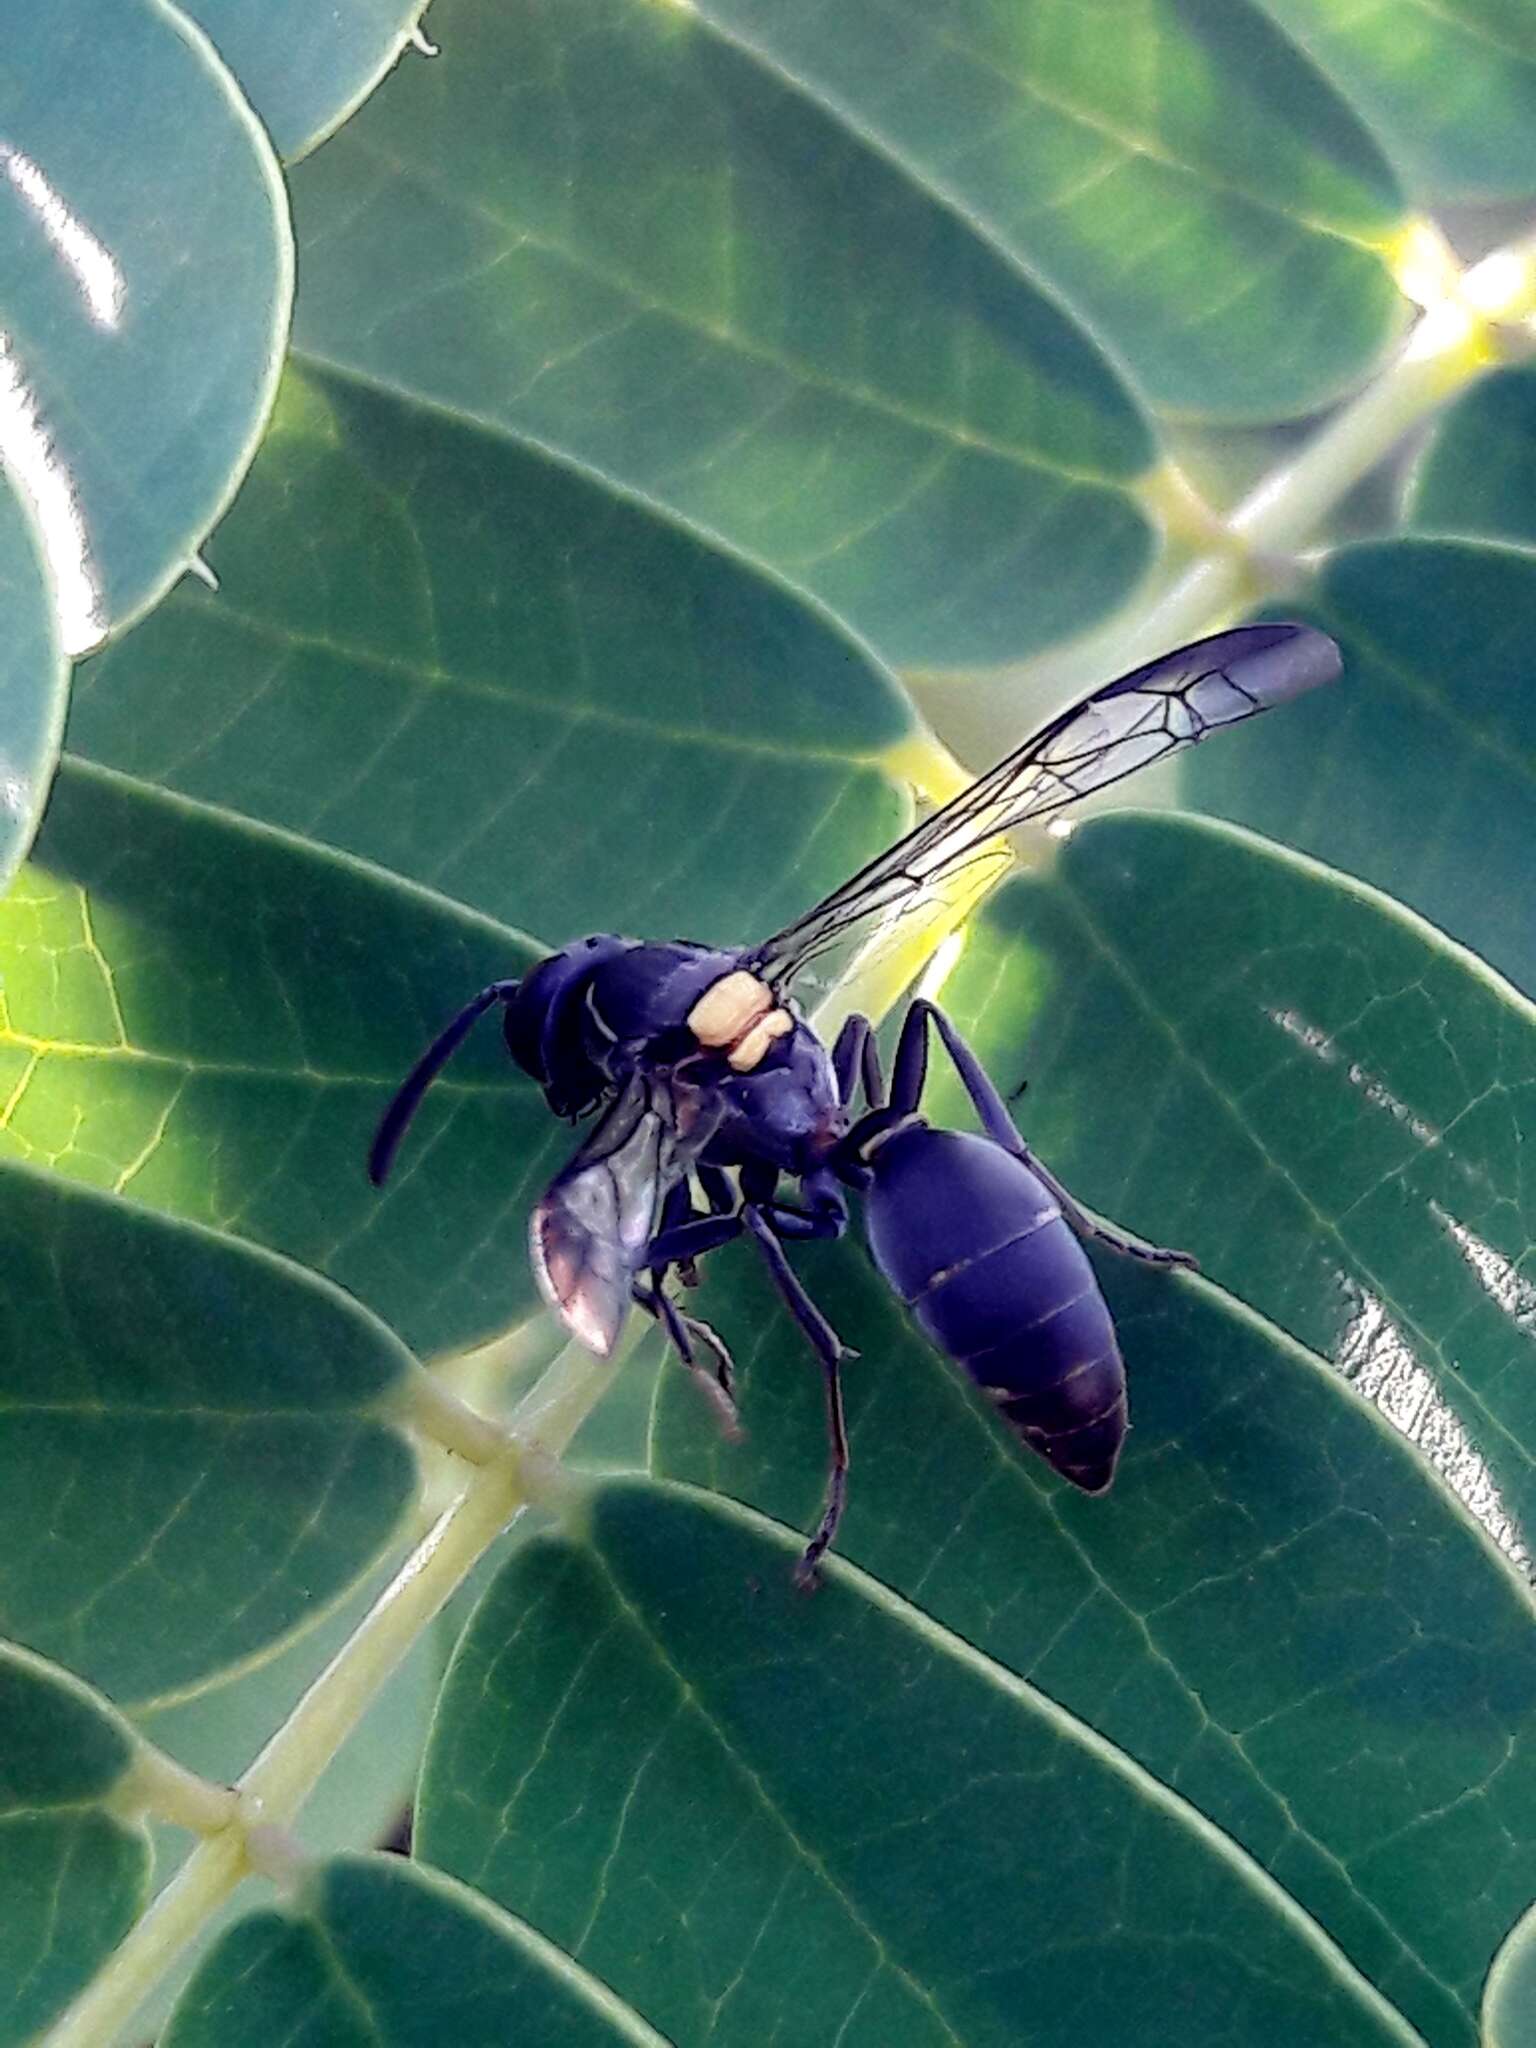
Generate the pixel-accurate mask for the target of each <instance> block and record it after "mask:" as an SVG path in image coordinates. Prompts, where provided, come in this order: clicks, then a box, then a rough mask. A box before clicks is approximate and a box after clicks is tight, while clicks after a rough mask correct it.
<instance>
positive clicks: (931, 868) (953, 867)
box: [742, 625, 1343, 988]
mask: <svg viewBox="0 0 1536 2048" xmlns="http://www.w3.org/2000/svg"><path fill="white" fill-rule="evenodd" d="M1342 667H1343V662H1342V660H1341V657H1340V655H1339V650H1338V648H1337V647H1336V646H1335V645H1334V643H1333V642H1332V641H1331V640H1330V639H1329V638H1328V636H1327V635H1326V634H1325V633H1319V632H1316V631H1315V630H1314V629H1313V628H1312V627H1310V626H1297V625H1267V626H1238V627H1235V628H1233V630H1232V631H1230V632H1227V633H1215V634H1213V635H1212V636H1211V637H1210V638H1209V639H1206V640H1196V641H1194V642H1193V643H1192V644H1191V645H1190V646H1188V647H1180V648H1178V649H1177V650H1176V651H1175V652H1174V653H1172V654H1164V655H1161V656H1160V657H1159V658H1158V659H1157V660H1156V661H1149V662H1148V663H1147V664H1146V666H1145V667H1144V668H1139V669H1135V670H1133V671H1132V673H1131V674H1130V675H1126V676H1121V677H1120V678H1119V679H1118V681H1116V682H1113V683H1106V684H1105V685H1104V686H1103V687H1102V688H1101V689H1098V690H1095V691H1094V692H1093V693H1092V695H1091V696H1088V697H1085V698H1083V699H1082V701H1081V702H1080V703H1077V704H1074V705H1072V706H1071V707H1070V709H1068V710H1066V711H1063V712H1062V713H1061V714H1060V716H1059V717H1057V718H1054V719H1052V721H1051V722H1050V724H1049V725H1047V726H1044V727H1042V729H1041V730H1040V731H1039V732H1037V733H1035V734H1034V735H1033V737H1032V738H1030V739H1027V740H1026V741H1025V742H1024V744H1023V746H1021V747H1020V748H1018V749H1017V751H1016V752H1014V753H1012V754H1009V755H1008V756H1007V758H1006V759H1004V760H1002V761H999V762H998V764H997V766H996V767H995V768H991V769H989V770H988V771H987V773H986V774H985V775H983V776H981V777H980V778H979V779H978V780H977V781H975V782H973V783H972V784H971V786H970V788H969V789H966V790H962V791H961V793H960V795H959V796H957V797H955V798H954V799H953V800H952V801H951V802H949V803H947V804H945V805H944V806H943V807H942V809H940V810H937V811H935V812H934V813H933V814H932V815H931V816H930V817H928V818H925V819H924V820H923V822H922V823H921V824H920V825H918V826H917V827H916V828H915V829H914V830H913V831H911V832H909V833H908V834H907V836H906V838H905V839H901V840H898V841H897V843H896V844H895V845H894V846H893V847H891V848H889V849H888V851H886V852H885V853H882V854H881V855H879V856H878V858H877V859H875V860H872V861H871V862H870V863H869V865H868V867H865V868H861V869H860V871H859V872H858V874H856V875H854V876H853V877H852V879H851V880H850V881H847V882H844V884H843V885H842V887H841V888H840V889H834V890H833V892H832V894H831V895H830V896H827V897H825V898H824V899H823V900H822V901H821V902H820V903H818V904H817V905H816V907H815V909H814V910H811V911H809V912H807V914H806V915H805V916H804V917H801V918H797V919H796V921H795V922H794V923H793V924H791V925H786V926H785V928H784V930H783V931H781V932H776V933H775V934H774V936H773V937H772V938H771V939H768V940H766V941H765V942H764V943H763V944H762V945H761V946H759V947H757V948H755V949H754V951H753V952H751V953H750V954H748V955H747V956H746V958H745V960H744V961H743V963H742V964H743V965H744V966H746V967H748V968H750V969H751V970H752V971H753V972H754V973H756V974H760V975H761V976H762V977H763V979H764V980H765V981H768V982H770V983H772V984H773V986H774V987H775V988H783V987H784V986H785V985H786V984H787V983H789V982H791V981H793V980H794V979H795V977H796V976H797V975H798V974H799V973H800V972H801V970H802V969H803V968H805V967H806V966H807V964H808V963H809V962H810V961H812V960H813V959H815V958H816V957H817V955H819V954H822V953H825V952H826V951H827V950H828V949H829V948H831V947H833V946H836V945H840V944H842V943H843V942H845V941H847V940H849V939H853V938H857V937H859V936H860V935H861V934H862V932H863V930H864V928H865V927H866V926H869V925H871V924H872V923H874V922H875V921H876V920H879V921H880V922H881V923H882V924H884V925H886V926H891V925H894V924H896V923H897V922H900V923H901V924H902V925H903V926H904V927H905V925H906V923H907V920H908V919H909V918H911V917H914V916H921V915H923V914H924V913H925V912H928V911H932V910H934V909H935V908H937V907H939V906H941V905H942V903H943V901H944V899H945V898H946V897H947V896H949V895H952V894H954V893H957V892H958V891H960V890H975V889H976V888H977V887H978V886H979V885H980V883H981V882H982V881H983V880H984V879H985V874H984V872H983V871H984V870H986V869H988V868H991V867H995V866H1001V865H1004V864H1005V863H1006V860H1007V854H1006V852H1005V851H1004V850H1003V849H1002V848H1001V847H1000V846H998V845H997V844H996V842H997V838H998V835H999V834H1000V833H1003V832H1008V831H1011V830H1012V829H1013V828H1014V827H1015V826H1016V825H1022V824H1024V823H1026V822H1027V821H1028V820H1030V819H1034V818H1042V817H1045V816H1047V815H1048V814H1049V813H1050V812H1052V811H1058V810H1061V809H1062V808H1063V807H1064V806H1065V805H1067V804H1070V803H1073V802H1075V801H1076V800H1077V799H1078V798H1079V797H1083V796H1087V795H1088V794H1089V793H1090V791H1093V790H1097V789H1104V788H1106V787H1107V786H1108V785H1109V784H1110V783H1113V782H1119V781H1121V780H1122V779H1123V778H1124V777H1125V776H1127V775H1134V774H1135V773H1136V771H1137V769H1138V768H1146V767H1149V766H1150V765H1151V764H1152V763H1153V762H1154V761H1160V760H1162V759H1163V758H1164V757H1165V756H1166V755H1168V754H1171V753H1174V752H1175V751H1176V750H1177V749H1178V748H1180V747H1188V746H1194V745H1195V744H1196V743H1197V742H1198V741H1200V740H1203V739H1205V738H1207V737H1208V736H1209V735H1210V734H1211V733H1213V732H1215V731H1217V730H1218V729H1219V728H1220V727H1222V726H1226V725H1236V724H1237V723H1238V722H1239V721H1240V720H1242V719H1244V718H1252V717H1253V716H1254V714H1255V713H1256V712H1260V711H1267V710H1268V709H1269V708H1270V706H1271V705H1272V704H1281V703H1284V702H1285V700H1286V699H1287V698H1288V697H1297V696H1300V695H1301V693H1302V692H1303V691H1304V690H1312V689H1315V688H1316V687H1317V686H1318V685H1319V684H1320V683H1329V682H1332V681H1333V679H1334V677H1335V676H1337V675H1338V673H1339V671H1340V669H1341V668H1342Z"/></svg>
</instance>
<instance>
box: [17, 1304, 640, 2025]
mask: <svg viewBox="0 0 1536 2048" xmlns="http://www.w3.org/2000/svg"><path fill="white" fill-rule="evenodd" d="M635 1320H636V1319H634V1318H632V1319H631V1331H633V1325H634V1322H635ZM630 1341H631V1342H632V1335H631V1338H630ZM628 1349H629V1343H626V1344H625V1345H624V1346H623V1347H622V1351H621V1353H620V1356H622V1355H624V1354H627V1351H628ZM618 1362H619V1361H618V1358H617V1357H616V1358H615V1359H613V1360H606V1359H600V1358H594V1357H592V1356H591V1354H590V1353H588V1352H586V1351H584V1350H582V1349H581V1347H580V1346H578V1345H575V1344H568V1345H567V1346H566V1347H565V1349H564V1350H563V1351H562V1352H561V1353H560V1355H559V1356H558V1357H557V1358H556V1359H555V1361H554V1363H553V1365H551V1367H550V1368H549V1371H548V1372H547V1373H546V1374H545V1375H544V1377H543V1379H541V1380H540V1381H539V1383H538V1385H537V1386H536V1387H535V1388H534V1389H533V1390H532V1392H531V1393H530V1394H529V1395H528V1396H527V1397H526V1398H525V1399H524V1401H523V1402H522V1404H521V1405H520V1407H519V1408H518V1409H517V1411H516V1413H515V1414H514V1416H513V1421H512V1431H513V1433H512V1434H511V1435H509V1436H507V1437H505V1438H504V1439H503V1440H502V1450H501V1455H500V1456H498V1457H496V1458H494V1459H492V1460H491V1462H489V1463H485V1464H482V1465H480V1466H479V1467H478V1469H476V1470H475V1472H474V1473H473V1475H472V1477H471V1478H470V1479H469V1480H468V1482H467V1484H466V1485H465V1486H464V1488H463V1490H462V1491H461V1492H460V1494H459V1496H458V1498H457V1500H455V1501H454V1502H453V1503H452V1504H451V1506H449V1507H448V1508H447V1509H445V1510H444V1512H443V1513H442V1514H441V1515H440V1516H439V1517H438V1519H437V1521H436V1523H435V1524H434V1525H433V1527H432V1529H431V1530H430V1531H429V1532H428V1534H427V1535H426V1537H425V1538H424V1539H423V1541H422V1542H421V1543H419V1544H418V1545H417V1547H416V1548H415V1550H413V1551H412V1552H411V1554H410V1556H409V1557H408V1558H407V1559H406V1560H405V1562H404V1564H403V1565H402V1566H401V1568H400V1570H399V1571H398V1572H397V1573H396V1574H395V1577H394V1578H393V1579H392V1580H391V1581H390V1583H389V1585H388V1586H387V1587H386V1588H385V1590H384V1591H383V1593H381V1594H380V1596H379V1598H378V1600H377V1601H376V1602H375V1603H374V1605H373V1607H372V1608H371V1609H370V1610H369V1612H368V1614H367V1616H366V1618H365V1619H364V1620H363V1621H362V1623H361V1624H360V1625H359V1627H358V1628H357V1630H356V1631H355V1632H354V1634H353V1635H351V1636H350V1637H349V1638H348V1639H347V1641H346V1642H345V1643H344V1644H343V1645H342V1647H341V1648H340V1649H339V1650H338V1651H337V1653H336V1655H335V1656H334V1657H333V1658H332V1659H331V1661H330V1663H329V1664H328V1665H327V1666H326V1668H325V1670H324V1671H322V1672H321V1674H320V1676H319V1677H318V1678H317V1679H316V1680H315V1682H314V1684H313V1685H311V1687H310V1688H309V1690H308V1692H306V1693H305V1695H304V1697H303V1698H302V1699H301V1700H300V1701H299V1703H298V1705H297V1706H296V1707H295V1708H294V1710H293V1712H292V1713H291V1714H290V1715H289V1716H288V1718H287V1720H286V1721H285V1722H284V1723H283V1725H282V1726H281V1727H280V1728H279V1729H278V1730H277V1732H276V1734H274V1735H273V1737H272V1739H271V1741H270V1742H268V1744H267V1746H266V1748H265V1749H263V1750H262V1752H261V1754H260V1755H259V1756H258V1757H257V1758H256V1760H255V1761H254V1763H252V1764H251V1766H250V1768H249V1769H248V1770H247V1771H246V1772H245V1773H244V1775H243V1776H242V1777H241V1779H240V1780H239V1783H238V1785H237V1787H236V1791H237V1793H238V1806H237V1809H236V1814H235V1818H233V1819H232V1820H231V1821H230V1822H229V1824H228V1825H227V1826H225V1827H223V1828H220V1829H219V1831H218V1832H217V1833H215V1834H211V1835H209V1836H208V1837H207V1839H206V1840H204V1841H203V1842H201V1843H200V1844H199V1845H198V1847H197V1848H196V1849H194V1850H193V1852H192V1854H191V1855H190V1856H189V1857H188V1858H187V1860H186V1862H185V1863H184V1864H183V1865H182V1867H181V1869H180V1870H179V1871H178V1872H177V1873H176V1875H175V1877H173V1878H172V1879H171V1881H170V1883H169V1884H168V1885H167V1886H166V1887H165V1889H164V1890H163V1891H162V1892H161V1893H160V1895H159V1897H158V1898H157V1899H156V1900H155V1901H154V1903H153V1904H152V1905H151V1907H150V1908H149V1910H148V1912H147V1913H146V1914H145V1915H144V1917H143V1919H142V1920H140V1921H139V1922H138V1924H137V1926H135V1927H134V1928H133V1930H132V1931H131V1932H130V1933H129V1935H128V1936H127V1937H126V1939H125V1940H124V1941H123V1942H122V1943H121V1944H120V1946H119V1947H118V1948H117V1949H116V1950H115V1951H114V1952H113V1954H112V1956H111V1957H110V1958H109V1960H108V1962H107V1963H106V1965H105V1967H104V1968H103V1969H102V1971H101V1972H100V1974H99V1975H98V1976H97V1977H96V1978H95V1979H94V1981H93V1982H92V1983H91V1984H89V1985H88V1986H87V1987H86V1989H85V1990H84V1992H82V1993H81V1995H80V1997H79V1998H78V1999H77V2000H76V2001H75V2003H74V2004H73V2005H72V2006H71V2007H70V2008H69V2010H68V2011H67V2012H66V2013H65V2014H64V2015H63V2016H62V2018H60V2019H59V2020H58V2021H57V2022H56V2023H55V2025H54V2026H53V2028H52V2029H51V2030H50V2031H49V2032H48V2033H47V2034H46V2035H45V2036H44V2037H43V2048H107V2044H108V2043H110V2042H111V2041H112V2040H113V2039H114V2038H115V2037H116V2035H117V2034H118V2032H119V2030H120V2029H122V2028H123V2027H125V2026H126V2025H127V2024H128V2022H129V2020H131V2018H132V2017H133V2015H134V2013H135V2012H136V2011H137V2010H138V2008H139V2006H140V2005H141V2004H142V2003H143V2001H144V2000H145V1999H146V1998H147V1997H148V1996H149V1994H150V1993H151V1992H152V1991H153V1990H154V1988H155V1986H156V1985H157V1984H158V1983H159V1981H160V1979H161V1978H162V1977H163V1976H164V1975H165V1973H166V1971H167V1970H169V1969H170V1967H171V1966H172V1964H173V1963H174V1962H175V1961H176V1959H177V1957H178V1956H179V1955H180V1954H181V1953H182V1952H183V1950H184V1949H185V1948H186V1947H187V1946H188V1945H189V1944H190V1943H191V1942H192V1941H194V1940H195V1939H196V1938H197V1936H198V1934H199V1933H200V1932H201V1930H202V1928H203V1927H204V1925H205V1924H206V1922H207V1921H208V1919H209V1918H210V1917H211V1915H212V1914H213V1913H214V1912H215V1911H217V1909H218V1908H219V1906H221V1905H222V1904H223V1902H224V1900H225V1899H226V1898H228V1896H229V1895H230V1893H231V1892H232V1891H233V1890H234V1889H235V1887H236V1886H237V1885H238V1884H239V1883H240V1881H241V1879H242V1878H244V1877H246V1876H248V1875H250V1873H251V1872H252V1870H253V1869H254V1868H256V1867H257V1866H258V1859H256V1858H255V1857H253V1855H252V1851H251V1844H250V1840H249V1836H250V1832H251V1831H252V1830H255V1829H258V1828H259V1829H261V1830H263V1831H270V1830H271V1829H273V1828H285V1827H287V1826H288V1825H289V1823H290V1822H291V1821H292V1820H293V1818H294V1816H295V1814H297V1812H298V1811H299V1809H300V1807H302V1805H303V1804H304V1801H305V1800H306V1799H307V1798H308V1797H309V1794H310V1793H311V1792H312V1791H313V1790H314V1787H315V1784H316V1782H317V1781H318V1780H319V1778H320V1777H321V1775H322V1774H323V1772H324V1771H325V1769H326V1767H327V1765H328V1764H329V1763H330V1761H331V1759H332V1758H333V1757H334V1756H335V1754H336V1752H337V1751H338V1750H339V1749H340V1747H341V1745H342V1744H343V1743H344V1742H345V1741H346V1739H347V1737H348V1736H349V1735H350V1734H351V1733H352V1731H353V1729H354V1728H355V1727H356V1726H357V1724H358V1722H359V1721H360V1720H361V1719H362V1717H363V1715H364V1714H365V1713H366V1712H367V1710H368V1707H369V1706H370V1705H371V1704H372V1702H373V1700H374V1698H375V1697H376V1696H377V1694H378V1692H379V1690H380V1688H381V1687H382V1686H383V1684H384V1682H385V1680H386V1679H387V1678H388V1677H389V1675H390V1673H391V1672H392V1671H394V1669H395V1668H396V1666H397V1665H398V1664H399V1663H400V1661H401V1659H402V1658H403V1657H404V1656H405V1654H406V1652H407V1651H408V1650H409V1649H410V1648H411V1646H412V1644H413V1643H414V1642H415V1641H416V1639H417V1637H418V1636H419V1635H420V1634H421V1632H422V1630H423V1629H424V1628H426V1626H427V1624H428V1623H429V1622H430V1621H431V1620H432V1618H433V1616H434V1615H435V1614H436V1613H437V1612H438V1610H439V1609H440V1608H441V1607H442V1605H443V1603H444V1602H445V1601H446V1600H447V1599H448V1598H449V1596H450V1595H451V1594H452V1593H454V1592H455V1591H456V1590H457V1589H458V1587H459V1586H461V1585H462V1584H463V1582H464V1580H465V1579H466V1578H467V1577H468V1575H469V1573H470V1572H471V1571H472V1570H473V1569H474V1567H475V1565H476V1564H477V1563H478V1562H479V1560H480V1559H481V1557H483V1556H484V1554H485V1552H486V1551H487V1550H488V1549H489V1548H490V1546H491V1544H492V1543H494V1542H495V1541H496V1539H497V1537H498V1536H500V1535H501V1533H502V1531H503V1530H504V1529H506V1528H507V1527H508V1525H509V1524H510V1523H511V1522H512V1521H513V1520H514V1519H515V1517H516V1516H517V1515H518V1514H519V1513H520V1512H521V1511H522V1509H523V1507H524V1506H525V1505H526V1504H527V1502H528V1500H529V1498H530V1495H529V1492H528V1491H527V1490H526V1486H527V1482H528V1481H529V1480H530V1479H532V1478H533V1477H534V1476H535V1474H536V1473H537V1471H538V1469H539V1467H540V1466H542V1465H543V1464H544V1463H545V1462H546V1461H547V1460H549V1459H553V1458H555V1457H558V1455H559V1454H560V1452H562V1451H563V1450H564V1449H565V1448H566V1446H567V1445H568V1444H569V1443H570V1440H571V1438H572V1437H573V1436H574V1435H575V1434H576V1431H577V1430H578V1429H579V1428H580V1427H581V1424H582V1423H583V1422H584V1421H585V1419H586V1417H587V1416H588V1414H590V1412H591V1410H592V1409H593V1408H594V1407H595V1406H596V1404H597V1401H598V1399H599V1398H600V1396H601V1395H602V1394H603V1392H604V1391H605V1390H606V1389H607V1387H608V1386H609V1384H610V1383H611V1380H612V1375H613V1371H614V1367H615V1364H616V1363H618ZM530 1454H531V1455H530Z"/></svg>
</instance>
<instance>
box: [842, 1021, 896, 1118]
mask: <svg viewBox="0 0 1536 2048" xmlns="http://www.w3.org/2000/svg"><path fill="white" fill-rule="evenodd" d="M832 1071H833V1073H834V1074H835V1075H836V1077H837V1099H838V1101H839V1102H840V1103H842V1105H843V1107H844V1108H845V1109H846V1108H847V1107H848V1106H849V1104H850V1103H851V1102H852V1101H853V1096H854V1090H855V1089H856V1088H859V1087H862V1088H863V1090H864V1101H865V1105H866V1107H867V1108H869V1109H879V1108H880V1107H881V1105H882V1104H883V1103H884V1101H885V1077H884V1075H883V1074H882V1073H881V1072H880V1048H879V1046H878V1045H877V1044H876V1043H875V1027H874V1026H873V1025H872V1024H871V1023H870V1021H869V1019H868V1018H867V1017H861V1016H860V1015H859V1013H858V1012H857V1011H855V1012H854V1013H853V1015H852V1016H851V1017H849V1018H848V1019H847V1021H846V1022H845V1023H844V1025H843V1028H842V1030H841V1031H839V1032H838V1034H837V1041H836V1043H835V1044H834V1045H833V1047H832Z"/></svg>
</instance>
